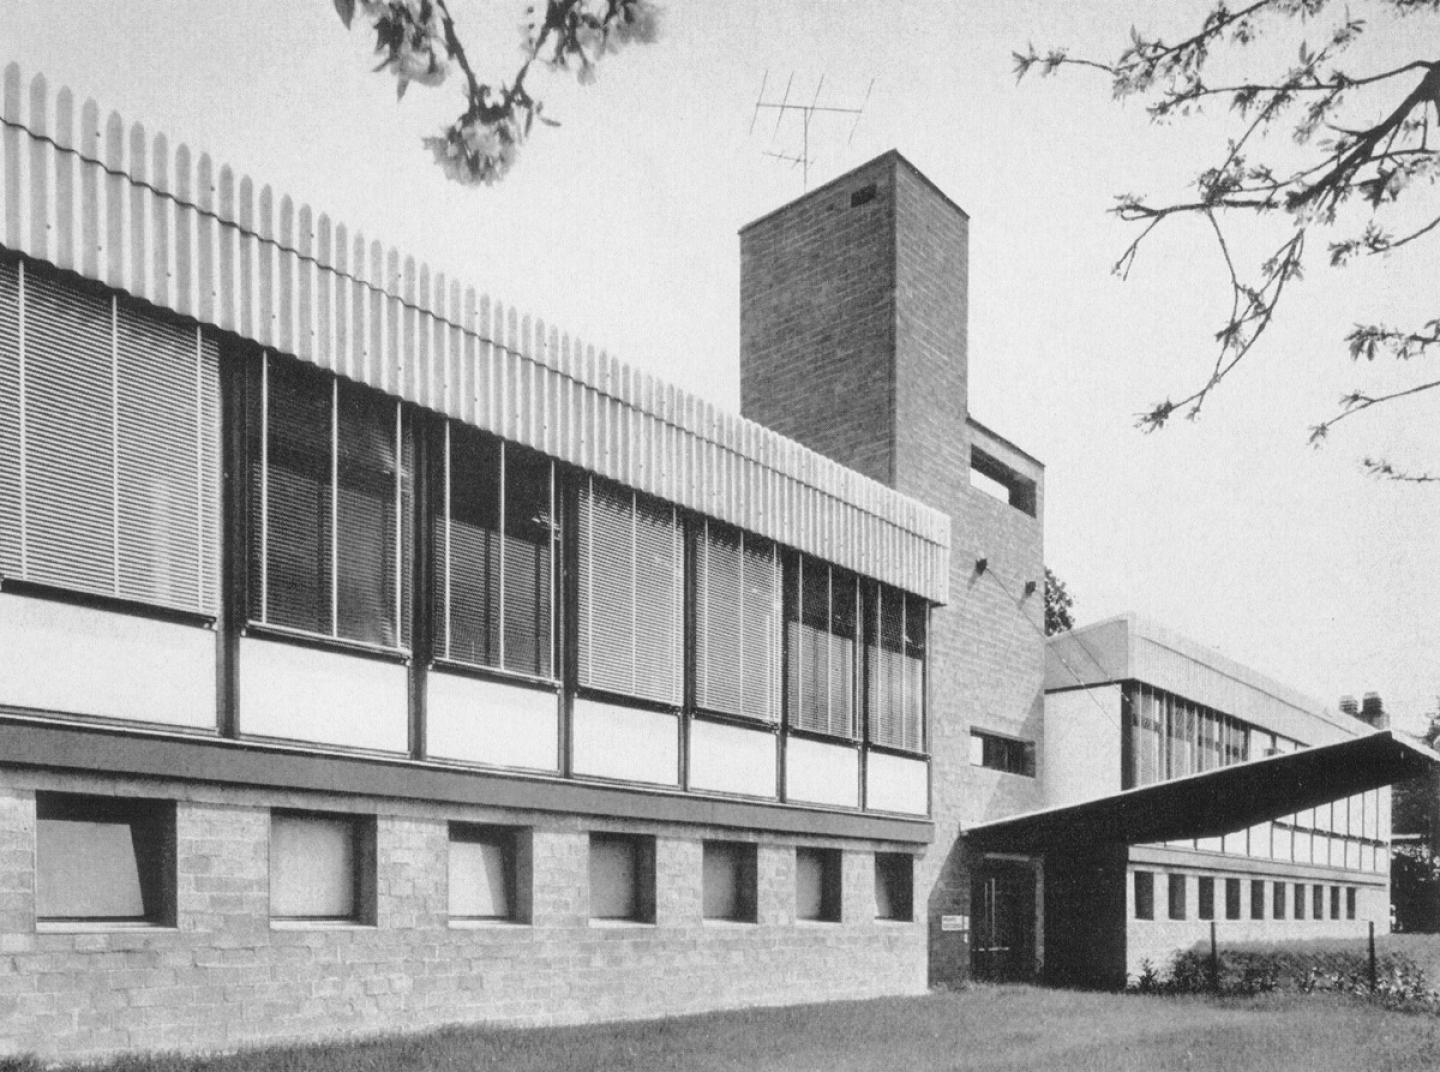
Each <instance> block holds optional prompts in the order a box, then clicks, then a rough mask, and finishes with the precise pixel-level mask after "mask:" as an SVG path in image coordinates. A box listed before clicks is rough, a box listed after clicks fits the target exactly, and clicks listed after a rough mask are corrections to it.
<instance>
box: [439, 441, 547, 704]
mask: <svg viewBox="0 0 1440 1072" xmlns="http://www.w3.org/2000/svg"><path fill="white" fill-rule="evenodd" d="M442 452H443V468H444V490H443V496H442V497H441V499H440V501H439V502H438V503H437V504H436V505H437V512H436V513H437V516H436V518H435V525H434V529H433V536H434V540H435V563H436V569H435V574H436V576H435V580H436V592H435V611H436V630H435V642H436V654H437V655H438V656H439V657H440V658H442V659H446V660H450V661H454V662H459V663H467V664H469V665H472V666H484V667H490V668H493V669H499V670H508V671H513V672H516V673H522V674H527V675H530V676H534V677H542V678H553V677H554V676H555V643H554V621H555V613H554V606H555V569H554V562H555V548H556V543H557V539H558V532H559V528H558V526H557V525H556V523H555V506H554V503H555V487H554V468H553V464H552V463H551V462H550V460H549V459H547V458H544V457H542V456H541V455H538V454H535V453H534V452H532V451H528V450H525V449H524V448H523V447H517V446H514V445H513V444H507V443H505V442H503V441H502V440H499V439H496V438H495V437H493V436H489V435H486V434H485V433H483V432H478V431H475V430H474V429H471V428H467V427H465V426H463V425H457V424H446V425H445V431H444V442H443V444H442Z"/></svg>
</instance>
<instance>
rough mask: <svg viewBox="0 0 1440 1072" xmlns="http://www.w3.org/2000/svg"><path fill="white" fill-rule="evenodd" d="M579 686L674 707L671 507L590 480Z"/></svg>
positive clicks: (580, 535)
mask: <svg viewBox="0 0 1440 1072" xmlns="http://www.w3.org/2000/svg"><path fill="white" fill-rule="evenodd" d="M576 527H577V539H578V546H577V552H578V566H579V569H578V577H577V587H578V590H579V591H578V596H579V599H578V604H579V606H578V609H577V616H578V619H579V621H578V626H579V628H578V630H577V633H578V638H579V646H578V655H579V679H580V684H581V685H583V686H586V687H588V688H595V689H604V690H606V691H609V692H619V693H624V694H626V695H630V696H636V697H640V698H643V699H648V700H655V701H658V702H661V703H668V704H678V703H679V702H680V682H681V673H680V670H681V667H680V652H681V646H680V645H681V599H680V596H681V591H680V588H681V585H680V580H681V563H682V548H681V543H680V526H679V522H678V519H677V518H676V516H675V508H674V507H673V506H670V505H669V504H667V503H662V502H660V501H658V500H652V499H647V498H642V497H640V496H638V495H637V494H636V493H635V492H633V491H631V490H629V489H626V488H621V487H618V486H616V485H612V484H609V483H607V482H605V481H602V480H599V479H596V478H594V477H591V478H590V479H589V480H588V481H587V482H586V483H585V484H583V485H582V486H581V489H580V509H579V518H578V524H577V526H576Z"/></svg>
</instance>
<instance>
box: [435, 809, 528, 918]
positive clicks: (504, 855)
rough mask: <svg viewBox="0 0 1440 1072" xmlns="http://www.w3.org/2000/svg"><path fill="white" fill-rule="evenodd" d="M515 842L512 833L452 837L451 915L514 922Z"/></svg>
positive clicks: (461, 831)
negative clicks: (512, 919) (511, 920)
mask: <svg viewBox="0 0 1440 1072" xmlns="http://www.w3.org/2000/svg"><path fill="white" fill-rule="evenodd" d="M514 887H515V839H514V836H513V834H511V833H510V832H509V831H493V830H492V831H485V830H469V829H464V828H460V829H454V830H452V831H451V834H450V915H451V916H454V917H457V918H469V919H511V918H513V917H514V914H515V899H514Z"/></svg>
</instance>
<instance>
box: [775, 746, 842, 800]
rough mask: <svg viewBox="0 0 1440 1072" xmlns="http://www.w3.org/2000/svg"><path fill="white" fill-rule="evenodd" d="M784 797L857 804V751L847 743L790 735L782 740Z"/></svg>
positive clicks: (787, 798)
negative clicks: (830, 742)
mask: <svg viewBox="0 0 1440 1072" xmlns="http://www.w3.org/2000/svg"><path fill="white" fill-rule="evenodd" d="M785 799H786V800H792V801H795V802H797V803H804V804H832V805H835V806H837V807H844V808H858V807H859V806H860V753H859V752H858V751H856V750H855V749H854V748H851V747H850V746H848V745H838V744H826V743H825V742H823V741H811V740H808V739H806V738H803V737H791V738H790V739H789V740H788V741H786V742H785Z"/></svg>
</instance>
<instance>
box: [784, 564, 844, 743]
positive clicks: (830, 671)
mask: <svg viewBox="0 0 1440 1072" xmlns="http://www.w3.org/2000/svg"><path fill="white" fill-rule="evenodd" d="M796 573H797V584H796V592H795V596H794V599H793V600H792V608H791V612H790V618H789V620H788V622H787V631H788V642H789V645H790V673H789V682H788V705H789V713H790V714H789V718H790V724H791V725H792V726H794V727H795V728H797V729H802V730H809V731H811V732H814V733H824V734H828V735H829V736H832V737H846V738H853V737H854V735H855V623H856V606H855V603H856V599H857V596H858V590H857V587H856V583H855V576H854V574H851V573H848V572H846V571H844V570H839V569H834V568H832V567H831V566H829V565H827V564H825V563H823V562H817V561H815V560H814V559H810V558H805V557H803V556H802V557H801V558H800V559H799V561H798V565H797V567H796Z"/></svg>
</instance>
